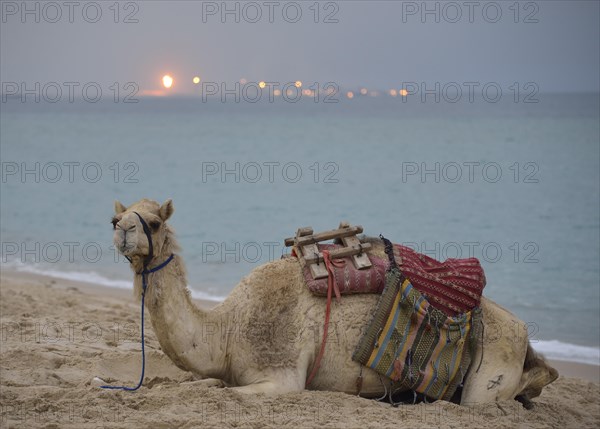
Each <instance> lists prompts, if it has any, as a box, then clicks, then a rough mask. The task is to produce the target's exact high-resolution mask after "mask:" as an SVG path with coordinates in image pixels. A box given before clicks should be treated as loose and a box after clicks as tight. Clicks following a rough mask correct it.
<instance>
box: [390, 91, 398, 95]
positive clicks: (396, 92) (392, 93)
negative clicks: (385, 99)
mask: <svg viewBox="0 0 600 429" xmlns="http://www.w3.org/2000/svg"><path fill="white" fill-rule="evenodd" d="M390 95H391V96H392V97H395V96H396V95H398V91H396V90H395V89H390Z"/></svg>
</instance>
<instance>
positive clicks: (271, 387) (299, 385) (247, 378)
mask: <svg viewBox="0 0 600 429" xmlns="http://www.w3.org/2000/svg"><path fill="white" fill-rule="evenodd" d="M304 382H305V381H304V379H303V378H302V376H301V372H299V371H298V370H296V369H290V370H278V371H268V372H266V373H265V372H262V371H251V372H247V373H246V374H244V377H243V378H242V379H240V380H238V381H237V384H238V386H236V387H232V388H231V389H232V390H235V391H236V392H240V393H250V394H257V393H264V394H265V395H270V396H273V395H282V394H284V393H290V392H301V391H302V390H304Z"/></svg>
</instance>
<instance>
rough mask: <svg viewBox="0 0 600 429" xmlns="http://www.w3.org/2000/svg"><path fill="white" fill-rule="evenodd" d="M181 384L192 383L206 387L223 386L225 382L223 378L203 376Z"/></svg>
mask: <svg viewBox="0 0 600 429" xmlns="http://www.w3.org/2000/svg"><path fill="white" fill-rule="evenodd" d="M182 384H187V385H193V386H206V387H225V386H226V384H225V382H224V381H223V380H219V379H218V378H205V379H203V380H194V381H184V382H183V383H182Z"/></svg>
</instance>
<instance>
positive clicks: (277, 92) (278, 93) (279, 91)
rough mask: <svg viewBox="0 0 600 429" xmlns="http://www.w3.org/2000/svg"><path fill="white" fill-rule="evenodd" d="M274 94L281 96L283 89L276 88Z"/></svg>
mask: <svg viewBox="0 0 600 429" xmlns="http://www.w3.org/2000/svg"><path fill="white" fill-rule="evenodd" d="M273 94H274V95H275V97H279V96H280V95H281V89H276V90H275V91H273Z"/></svg>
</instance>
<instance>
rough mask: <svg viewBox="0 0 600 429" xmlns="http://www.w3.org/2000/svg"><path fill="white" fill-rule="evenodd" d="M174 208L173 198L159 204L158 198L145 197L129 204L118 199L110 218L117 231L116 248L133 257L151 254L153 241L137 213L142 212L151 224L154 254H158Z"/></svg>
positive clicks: (114, 240)
mask: <svg viewBox="0 0 600 429" xmlns="http://www.w3.org/2000/svg"><path fill="white" fill-rule="evenodd" d="M173 211H174V208H173V202H172V201H171V200H167V201H165V203H164V204H163V205H160V204H159V203H158V202H156V201H152V200H148V199H143V200H140V201H138V202H137V203H134V204H132V205H131V206H129V207H125V206H124V205H123V204H121V203H120V202H119V201H115V215H114V217H113V218H112V221H111V223H112V224H113V228H114V231H115V233H114V237H113V242H114V244H115V247H116V248H117V249H118V250H119V252H121V253H122V254H123V255H125V256H127V257H129V258H131V259H133V258H136V257H139V258H141V259H144V258H146V257H147V256H148V255H149V254H150V244H149V242H148V238H147V236H146V233H145V232H144V227H143V225H142V222H141V220H140V218H139V217H138V215H137V214H139V215H140V216H141V217H142V219H144V221H145V222H146V224H147V225H148V229H149V231H150V235H151V238H152V246H153V252H152V253H153V255H154V256H157V255H159V254H160V253H161V250H162V249H163V247H164V246H165V242H166V241H167V239H168V236H169V232H170V230H169V227H168V226H167V224H166V220H167V219H169V217H171V215H172V214H173ZM136 213H137V214H136Z"/></svg>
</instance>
